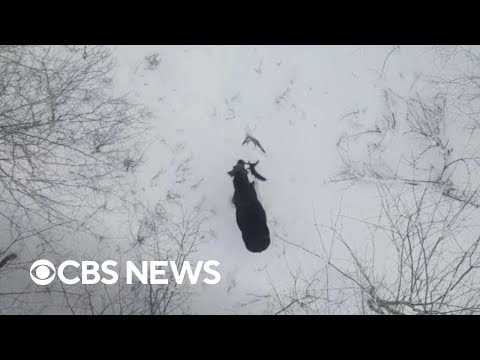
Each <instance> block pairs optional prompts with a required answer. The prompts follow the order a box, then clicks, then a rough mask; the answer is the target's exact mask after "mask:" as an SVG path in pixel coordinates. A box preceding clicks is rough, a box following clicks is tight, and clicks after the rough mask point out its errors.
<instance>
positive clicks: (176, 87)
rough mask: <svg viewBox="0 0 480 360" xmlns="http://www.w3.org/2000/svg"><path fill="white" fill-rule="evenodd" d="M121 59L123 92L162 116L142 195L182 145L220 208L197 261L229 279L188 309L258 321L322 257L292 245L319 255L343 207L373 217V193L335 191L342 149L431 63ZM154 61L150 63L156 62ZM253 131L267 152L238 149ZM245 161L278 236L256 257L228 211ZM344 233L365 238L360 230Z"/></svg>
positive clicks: (368, 50)
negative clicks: (388, 95) (344, 140)
mask: <svg viewBox="0 0 480 360" xmlns="http://www.w3.org/2000/svg"><path fill="white" fill-rule="evenodd" d="M114 53H115V55H116V56H117V60H118V63H119V68H118V74H117V75H118V86H119V88H120V89H122V90H127V91H132V92H134V94H135V96H136V98H137V101H140V102H143V103H145V104H146V105H147V106H148V107H149V109H150V110H151V111H152V112H153V114H154V117H155V126H156V128H155V134H156V138H157V139H158V140H159V141H158V143H156V145H154V146H153V147H151V148H150V150H149V153H148V155H147V157H148V162H147V165H146V166H145V169H144V171H145V172H146V173H145V176H144V177H143V178H144V185H145V189H146V190H145V192H146V194H145V198H146V199H150V200H152V201H155V200H154V199H156V197H157V198H158V196H159V195H158V194H156V193H155V191H150V190H149V183H150V181H151V179H152V178H154V176H155V174H156V173H157V172H158V171H159V169H160V168H161V167H162V166H168V162H169V161H170V160H171V159H170V158H167V157H168V156H169V153H168V152H167V151H165V148H164V145H162V144H161V141H160V139H165V141H164V143H165V144H168V146H170V147H174V146H175V145H176V144H182V145H181V147H179V148H181V151H180V152H179V154H181V155H179V156H180V157H182V156H183V157H184V158H185V159H187V158H188V159H190V161H189V167H190V171H189V172H188V176H191V177H192V178H193V179H198V181H201V182H200V184H199V186H198V188H197V192H198V194H203V195H205V198H206V201H207V204H208V206H209V207H210V208H212V209H214V210H215V213H216V215H215V217H214V218H213V228H214V230H215V233H216V236H215V238H211V239H209V240H208V242H207V243H206V244H205V245H203V246H202V247H201V249H200V254H199V258H201V259H215V260H218V261H220V263H221V268H220V271H221V274H222V281H221V283H220V284H219V285H218V286H213V287H206V288H204V290H203V291H202V292H201V293H200V294H199V295H198V296H197V297H196V298H195V299H194V301H192V311H193V312H195V313H208V314H218V313H262V312H263V311H265V308H264V305H265V304H264V303H263V302H261V301H258V298H257V297H256V296H254V295H262V294H267V293H271V292H272V291H273V288H275V289H282V288H286V287H288V286H291V277H290V273H291V272H295V271H296V270H297V269H299V268H301V269H302V272H304V273H314V272H315V271H317V270H319V269H318V266H317V265H318V259H317V258H315V257H312V256H311V255H309V254H307V253H305V252H304V251H302V250H301V249H298V248H297V247H295V246H291V245H288V244H287V243H285V241H288V242H289V243H293V244H296V245H300V246H303V247H307V248H309V249H314V250H318V249H319V247H320V244H319V237H318V233H317V230H316V228H315V223H318V224H329V223H330V221H331V220H332V218H333V217H334V216H335V214H336V212H337V211H338V208H339V206H340V203H341V204H342V208H343V212H344V213H345V212H346V213H348V214H352V216H353V215H357V216H358V215H369V213H370V212H371V215H375V212H376V210H375V209H376V196H377V195H376V191H375V189H374V188H372V187H369V186H368V185H366V186H361V187H356V188H354V189H350V190H345V189H346V188H347V186H346V184H337V183H331V182H329V180H331V179H332V178H333V177H334V176H335V175H336V174H337V173H338V172H339V170H340V169H341V167H342V162H341V158H340V156H339V155H338V153H337V151H336V149H337V141H339V139H340V138H341V137H342V136H344V135H352V134H355V133H359V132H362V131H364V130H366V129H368V128H369V127H370V125H375V123H376V121H377V120H378V119H379V118H380V117H381V116H382V114H383V113H384V110H385V91H386V90H387V89H389V88H390V89H394V91H396V92H399V93H402V94H403V95H408V92H409V91H411V89H412V88H415V86H417V85H416V84H415V83H416V81H417V80H418V75H419V74H422V73H430V74H431V73H433V72H434V71H435V70H434V67H435V65H436V64H434V63H433V59H434V57H433V52H432V49H431V47H427V46H425V47H423V46H401V47H394V46H116V47H114ZM147 57H150V59H154V60H155V61H153V62H152V61H150V65H149V63H148V62H147V61H146V58H147ZM393 106H394V105H393ZM247 133H249V134H252V135H253V136H254V137H256V138H257V139H258V140H259V141H260V142H261V144H262V145H263V147H264V148H265V150H266V154H263V153H262V152H261V151H260V149H258V148H254V146H253V144H248V145H247V146H242V141H243V140H244V138H245V136H246V134H247ZM395 146H396V147H395ZM395 146H394V147H393V148H392V149H393V150H391V151H392V153H393V154H392V156H391V158H392V159H394V161H398V159H395V157H396V155H398V154H401V153H402V152H403V150H405V147H406V148H408V147H409V146H410V144H409V143H405V142H403V143H401V144H396V145H395ZM402 147H403V149H401V148H402ZM351 150H352V149H351ZM357 151H358V152H361V151H362V149H360V148H359V149H353V154H358V153H357ZM238 159H243V160H245V161H251V162H255V161H257V160H260V163H259V165H258V166H257V169H258V171H259V172H260V173H261V174H262V175H264V176H265V177H266V178H267V179H268V180H267V181H266V182H264V183H262V182H258V181H257V182H256V184H257V185H256V186H257V191H258V194H259V198H260V200H261V202H262V204H263V206H264V207H265V210H266V212H267V217H268V220H269V227H270V231H271V233H272V245H271V247H270V248H269V249H268V251H266V252H264V253H261V254H252V253H249V252H248V251H247V250H246V249H245V246H244V244H243V242H242V239H241V235H240V231H239V229H238V227H237V224H236V222H235V211H234V207H233V205H232V204H231V202H230V200H231V196H232V194H233V186H232V181H231V178H230V177H229V176H227V174H226V173H227V171H229V170H230V169H231V168H232V166H233V165H234V164H235V163H236V161H237V160H238ZM162 164H163V165H162ZM202 179H203V180H202ZM179 186H181V185H179ZM344 232H346V233H345V237H348V238H349V239H351V240H352V241H355V240H358V241H363V239H362V234H361V233H359V232H358V229H355V228H352V229H344ZM279 291H280V290H279ZM256 303H258V304H259V305H258V306H255V304H256ZM246 304H248V305H246Z"/></svg>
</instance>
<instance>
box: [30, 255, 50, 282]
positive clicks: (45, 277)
mask: <svg viewBox="0 0 480 360" xmlns="http://www.w3.org/2000/svg"><path fill="white" fill-rule="evenodd" d="M50 273H51V274H50ZM55 273H56V272H55V267H54V266H53V264H52V263H51V262H50V261H48V260H37V261H35V262H34V263H33V264H32V266H31V267H30V277H31V278H32V280H33V282H34V283H35V284H37V285H48V284H50V283H51V282H52V281H53V279H54V278H55Z"/></svg>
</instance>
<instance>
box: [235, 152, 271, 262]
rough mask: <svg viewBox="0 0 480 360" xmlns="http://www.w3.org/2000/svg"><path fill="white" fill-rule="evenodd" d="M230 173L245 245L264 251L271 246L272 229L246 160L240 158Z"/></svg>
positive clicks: (248, 247)
mask: <svg viewBox="0 0 480 360" xmlns="http://www.w3.org/2000/svg"><path fill="white" fill-rule="evenodd" d="M255 165H256V164H255ZM228 174H229V175H230V176H232V177H233V187H234V189H235V193H234V195H233V204H234V205H235V208H236V218H237V224H238V227H239V228H240V231H241V233H242V238H243V241H244V243H245V246H246V247H247V249H248V250H249V251H251V252H255V253H259V252H262V251H264V250H266V249H267V248H268V247H269V246H270V231H269V229H268V226H267V216H266V214H265V210H264V209H263V206H262V204H261V203H260V201H258V197H257V192H256V191H255V187H254V184H253V182H250V180H249V179H248V173H247V170H246V169H245V162H244V161H243V160H239V161H238V163H237V165H235V166H234V167H233V169H232V170H231V171H230V172H229V173H228Z"/></svg>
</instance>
